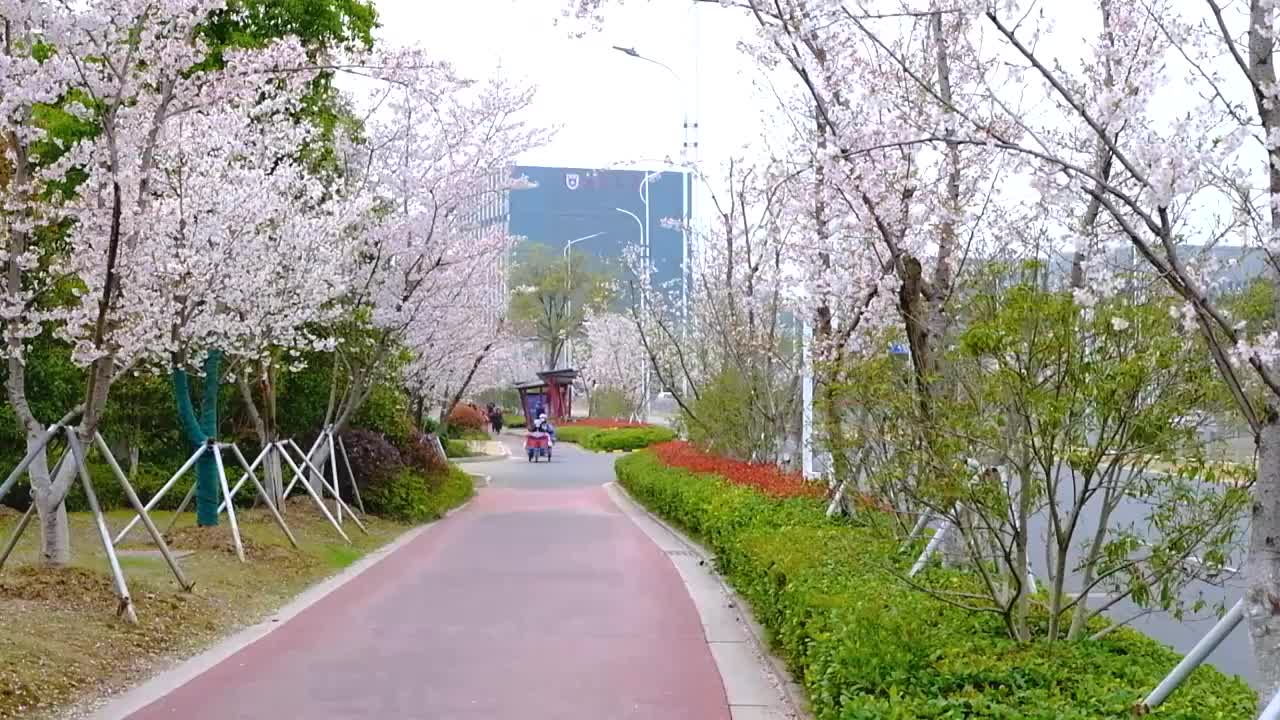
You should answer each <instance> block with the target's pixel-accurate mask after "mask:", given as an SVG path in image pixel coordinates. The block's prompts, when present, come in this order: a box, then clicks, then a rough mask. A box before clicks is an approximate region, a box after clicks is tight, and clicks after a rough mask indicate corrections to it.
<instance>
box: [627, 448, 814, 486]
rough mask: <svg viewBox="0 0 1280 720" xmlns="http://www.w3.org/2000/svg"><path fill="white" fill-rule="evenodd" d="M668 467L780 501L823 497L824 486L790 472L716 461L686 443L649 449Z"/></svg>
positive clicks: (761, 464) (761, 466)
mask: <svg viewBox="0 0 1280 720" xmlns="http://www.w3.org/2000/svg"><path fill="white" fill-rule="evenodd" d="M649 449H650V450H652V451H653V452H654V454H655V455H657V456H658V459H659V460H661V461H662V462H664V463H666V464H667V465H672V466H674V467H678V468H684V469H685V470H690V471H693V472H698V473H714V474H716V475H719V476H721V477H723V478H724V479H725V480H728V481H729V482H731V483H734V484H735V485H746V486H748V487H752V488H755V489H756V490H759V491H760V492H762V493H764V494H766V495H770V496H773V497H777V498H788V497H823V496H825V495H826V487H825V486H824V485H823V484H822V483H814V482H808V481H806V480H805V479H804V476H802V475H801V474H800V473H798V472H787V471H785V470H783V469H782V468H780V467H778V466H777V465H773V464H769V463H749V462H742V461H741V460H730V459H729V458H723V457H717V456H715V455H711V454H709V453H706V452H703V451H702V450H699V449H698V448H696V447H694V446H693V445H690V444H689V443H687V442H684V441H683V440H673V441H671V442H666V443H661V444H659V445H654V446H652V447H650V448H649Z"/></svg>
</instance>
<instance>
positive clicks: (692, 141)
mask: <svg viewBox="0 0 1280 720" xmlns="http://www.w3.org/2000/svg"><path fill="white" fill-rule="evenodd" d="M691 7H692V6H691ZM613 49H614V50H617V51H618V52H620V53H622V54H623V55H626V56H627V57H631V58H635V59H637V60H644V61H645V62H648V63H652V64H654V65H657V66H658V67H660V68H662V69H663V70H666V71H667V73H668V74H669V75H671V77H672V78H673V79H674V80H675V81H676V84H677V85H678V86H679V87H680V95H681V98H682V104H683V105H684V106H685V109H684V116H683V136H682V141H681V145H680V164H681V165H682V166H684V172H682V173H681V190H680V194H681V198H680V202H681V204H682V205H683V206H684V217H682V218H681V221H682V225H688V224H689V222H690V212H689V200H690V186H689V181H690V178H689V164H690V161H691V160H692V163H694V164H696V163H697V162H698V149H699V148H698V121H697V119H696V118H695V119H694V121H693V123H692V124H691V123H690V122H689V110H688V107H689V103H688V98H687V97H685V92H684V89H685V84H684V80H683V79H682V78H681V77H680V75H679V73H677V72H676V71H675V70H672V69H671V66H669V65H667V64H666V63H664V62H661V61H658V60H655V59H653V58H651V57H648V56H645V55H641V54H640V52H639V51H638V50H636V49H635V48H633V47H631V48H628V47H622V46H620V45H614V46H613ZM695 79H696V67H695ZM695 92H696V91H695ZM694 109H695V111H696V109H697V108H696V103H695V108H694ZM690 148H692V150H693V157H692V158H690V157H689V154H690V152H689V151H690ZM645 181H646V183H645V185H646V193H645V216H646V217H645V220H646V222H647V221H648V203H649V199H648V193H647V184H648V183H647V181H648V177H646V178H645ZM646 235H647V233H646ZM680 237H681V239H682V247H681V264H680V269H681V278H680V315H681V323H680V324H681V335H682V336H686V333H687V329H688V325H689V280H690V278H692V273H691V272H690V269H689V239H690V238H689V230H688V228H687V227H681V229H680ZM646 241H647V237H646Z"/></svg>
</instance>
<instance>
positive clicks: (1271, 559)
mask: <svg viewBox="0 0 1280 720" xmlns="http://www.w3.org/2000/svg"><path fill="white" fill-rule="evenodd" d="M1245 568H1246V569H1245V577H1246V578H1248V586H1247V589H1246V591H1245V617H1246V618H1248V621H1249V639H1250V640H1251V641H1252V643H1253V654H1254V658H1255V659H1256V661H1257V664H1258V675H1259V680H1260V691H1261V692H1260V697H1261V698H1262V702H1264V703H1265V702H1266V701H1268V700H1269V699H1270V698H1271V696H1272V695H1274V694H1275V693H1276V691H1277V689H1280V416H1277V415H1276V412H1275V411H1274V410H1272V411H1271V412H1269V413H1268V416H1267V419H1266V422H1265V423H1264V424H1263V426H1262V429H1261V430H1260V431H1259V433H1258V479H1257V481H1256V482H1255V483H1254V486H1253V512H1252V523H1251V526H1250V528H1249V557H1248V560H1247V561H1246V563H1245Z"/></svg>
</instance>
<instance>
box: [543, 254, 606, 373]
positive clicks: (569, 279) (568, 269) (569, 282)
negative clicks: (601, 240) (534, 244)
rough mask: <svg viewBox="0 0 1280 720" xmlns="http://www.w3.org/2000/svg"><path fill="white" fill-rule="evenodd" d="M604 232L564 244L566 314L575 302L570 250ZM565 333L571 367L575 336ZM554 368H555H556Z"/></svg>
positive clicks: (566, 360)
mask: <svg viewBox="0 0 1280 720" xmlns="http://www.w3.org/2000/svg"><path fill="white" fill-rule="evenodd" d="M603 234H604V232H598V233H591V234H590V235H583V236H582V237H580V238H574V239H572V240H570V241H569V242H567V243H565V244H564V285H565V287H564V294H565V297H566V300H565V304H564V309H565V314H566V315H568V314H569V310H570V309H571V307H572V306H571V305H570V303H572V302H573V297H572V295H573V259H572V256H571V255H570V254H569V250H570V249H571V248H573V246H574V245H576V244H578V243H580V242H582V241H583V240H590V239H591V238H594V237H600V236H601V235H603ZM565 335H566V336H565V353H566V357H565V366H566V367H570V368H571V367H573V338H572V337H569V336H568V333H567V332H566V334H565ZM552 369H553V370H554V368H552Z"/></svg>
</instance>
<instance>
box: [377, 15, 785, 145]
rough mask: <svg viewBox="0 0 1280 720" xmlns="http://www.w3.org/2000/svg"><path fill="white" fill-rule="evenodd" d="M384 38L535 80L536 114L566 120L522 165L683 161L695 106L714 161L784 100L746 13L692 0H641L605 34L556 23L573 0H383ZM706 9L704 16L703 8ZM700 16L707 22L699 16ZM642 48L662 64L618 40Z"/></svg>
mask: <svg viewBox="0 0 1280 720" xmlns="http://www.w3.org/2000/svg"><path fill="white" fill-rule="evenodd" d="M376 4H377V7H378V11H379V14H380V16H381V21H382V29H381V31H380V35H381V37H382V38H383V39H384V40H386V41H388V42H390V43H392V44H396V45H418V46H420V47H422V48H424V49H426V50H428V51H430V52H431V53H433V54H434V55H436V56H437V57H439V58H441V59H445V60H449V61H451V62H453V63H454V64H455V65H456V66H457V67H458V68H459V70H461V71H462V72H463V73H464V74H466V75H468V76H470V77H473V78H476V79H480V78H484V77H487V76H490V75H491V74H492V73H495V72H501V73H503V74H504V75H505V76H507V77H509V78H512V79H523V80H526V81H527V82H528V83H530V84H532V85H534V86H536V87H537V90H538V96H537V100H536V102H535V105H534V108H533V110H532V113H531V116H530V120H532V121H533V122H536V123H538V124H541V125H545V126H557V127H559V128H560V130H559V134H558V135H557V137H556V139H555V141H554V142H552V143H551V144H550V145H549V146H547V147H545V148H541V149H539V150H537V151H535V152H531V153H529V154H528V155H527V156H524V157H521V158H519V161H520V163H521V164H531V165H558V166H575V167H579V166H580V167H607V166H613V165H619V164H626V163H633V162H634V163H642V164H646V165H654V164H656V163H661V162H662V161H663V160H666V159H667V158H670V160H671V161H672V162H675V163H678V162H679V161H680V147H681V139H682V131H681V125H682V120H683V115H684V114H685V112H686V111H687V112H688V113H689V115H690V116H691V118H694V117H696V118H697V119H698V121H699V124H700V125H701V133H700V135H701V137H700V141H701V143H700V144H701V146H702V161H703V163H704V167H706V168H708V169H711V168H715V167H716V166H718V165H719V164H720V163H722V162H723V161H725V160H727V159H728V158H729V157H730V156H732V155H735V154H739V153H740V149H741V148H742V146H743V145H744V144H746V143H750V142H752V141H753V140H755V139H756V138H757V137H758V136H759V134H760V128H761V125H760V121H761V115H760V113H761V112H762V111H764V110H766V109H770V108H773V107H776V105H775V103H774V101H773V100H772V99H771V98H770V97H769V95H768V92H769V91H768V89H767V84H765V81H764V77H763V76H762V75H761V74H760V71H759V70H758V69H757V65H756V64H755V63H754V62H752V61H751V60H749V59H748V58H746V57H745V56H743V55H742V54H741V53H740V52H739V51H738V50H737V47H736V44H737V42H738V41H739V40H740V39H742V38H743V37H746V36H747V35H748V34H749V33H750V32H751V31H752V27H751V24H750V22H749V21H748V19H747V18H745V17H742V16H741V15H739V14H738V13H736V12H732V11H727V10H725V9H723V8H720V7H718V6H715V5H710V6H708V5H707V4H705V3H700V5H701V7H696V8H695V3H694V2H693V1H692V0H648V1H644V0H633V1H632V2H628V3H626V4H624V5H622V6H620V7H617V8H615V9H612V10H611V11H610V13H609V22H608V23H607V24H606V25H605V27H604V28H603V29H602V30H601V31H599V32H588V33H587V34H586V35H585V37H582V38H580V39H575V38H572V37H570V35H571V31H572V30H573V29H575V28H576V29H582V28H583V26H582V25H580V24H574V25H568V24H566V23H565V22H561V23H560V24H559V25H557V24H556V21H557V20H559V19H561V12H562V10H563V9H564V8H565V7H566V6H567V3H566V2H565V0H464V1H462V2H450V1H446V0H376ZM699 16H700V17H699ZM699 19H700V20H701V21H700V22H699ZM613 45H620V46H623V47H634V48H635V49H636V50H637V51H638V52H640V53H641V54H643V55H645V56H648V57H651V58H653V59H654V60H657V61H659V62H662V63H665V64H666V65H667V66H669V67H670V68H671V70H672V71H673V72H674V73H675V74H676V75H677V76H679V80H677V78H675V77H673V76H672V74H671V73H668V72H667V71H666V70H664V69H663V68H661V67H659V66H657V65H655V64H652V63H649V62H645V61H643V60H638V59H635V58H632V57H628V56H626V55H624V54H622V53H620V52H617V51H615V50H613V49H612V47H611V46H613Z"/></svg>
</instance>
